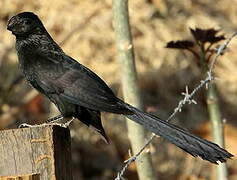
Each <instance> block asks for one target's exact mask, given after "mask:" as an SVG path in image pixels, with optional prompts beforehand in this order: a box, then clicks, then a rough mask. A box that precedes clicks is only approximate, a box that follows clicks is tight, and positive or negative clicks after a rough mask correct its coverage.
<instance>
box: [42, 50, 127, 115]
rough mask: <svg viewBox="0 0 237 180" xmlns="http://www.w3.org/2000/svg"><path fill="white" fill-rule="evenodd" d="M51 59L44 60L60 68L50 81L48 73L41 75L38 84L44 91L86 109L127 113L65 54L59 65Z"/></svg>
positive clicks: (91, 74) (98, 80)
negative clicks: (46, 90)
mask: <svg viewBox="0 0 237 180" xmlns="http://www.w3.org/2000/svg"><path fill="white" fill-rule="evenodd" d="M52 57H54V56H48V55H47V56H46V57H45V58H47V59H48V60H49V61H51V62H53V61H55V63H54V64H55V66H60V67H59V68H58V70H59V71H60V72H55V73H58V74H60V76H59V77H57V78H56V79H51V78H50V77H46V76H47V74H50V73H45V75H44V74H41V76H42V78H40V83H41V86H42V87H44V89H50V90H51V91H52V90H54V91H55V93H57V94H58V95H60V96H61V97H63V98H65V100H66V101H68V102H70V103H73V104H77V105H80V106H84V107H86V108H90V109H94V110H99V111H107V112H113V113H125V112H129V111H128V110H126V108H125V107H124V106H123V105H121V103H120V102H121V100H119V99H118V98H117V97H116V96H115V95H114V93H113V92H112V90H111V89H110V88H109V87H108V86H107V85H106V83H105V82H104V81H103V80H102V79H101V78H100V77H99V76H97V75H96V74H95V73H94V72H92V71H91V70H89V69H88V68H86V67H85V66H83V65H81V64H80V63H78V62H77V61H76V60H74V59H72V58H71V57H69V56H67V55H65V54H64V55H63V61H62V57H61V58H60V61H61V62H60V63H56V62H57V60H55V59H53V58H52ZM56 57H57V56H56ZM61 66H63V70H62V67H61Z"/></svg>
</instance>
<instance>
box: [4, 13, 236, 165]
mask: <svg viewBox="0 0 237 180" xmlns="http://www.w3.org/2000/svg"><path fill="white" fill-rule="evenodd" d="M7 29H8V30H9V31H11V32H12V33H13V34H14V35H15V36H16V50H17V55H18V59H19V64H20V69H21V70H22V72H23V74H24V76H25V78H26V79H27V81H29V82H30V84H31V85H32V86H33V87H34V88H35V89H37V90H38V91H39V92H41V93H43V94H44V95H46V96H47V97H48V98H49V99H50V100H51V101H52V102H53V103H54V104H55V105H56V106H57V107H58V109H59V111H60V112H61V114H62V116H63V117H75V118H78V119H79V120H80V121H82V122H83V123H85V124H86V125H88V126H92V127H93V128H95V129H96V130H97V131H98V132H99V133H101V134H102V135H103V136H104V137H105V139H107V137H106V135H105V132H104V129H103V127H102V124H101V119H100V112H101V111H105V112H111V113H116V114H123V115H125V116H126V117H128V118H129V119H131V120H133V121H135V122H137V123H139V124H141V125H142V126H144V127H145V128H146V129H148V130H149V131H151V132H153V133H155V134H157V135H159V136H161V137H163V138H165V139H167V140H168V141H170V142H171V143H173V144H175V145H176V146H178V147H180V148H181V149H183V150H184V151H186V152H188V153H189V154H191V155H192V156H200V157H201V158H202V159H205V160H208V161H210V162H212V163H217V161H220V162H225V161H226V159H227V158H230V157H232V156H233V155H232V154H230V153H229V152H227V151H226V150H225V149H222V148H221V147H219V146H218V145H217V144H214V143H212V142H209V141H207V140H205V139H202V138H200V137H197V136H195V135H193V134H191V133H189V132H187V131H185V130H183V129H181V128H179V127H177V126H175V125H173V124H170V123H168V122H166V121H163V120H161V119H159V118H158V117H156V116H153V115H151V114H148V113H145V112H142V111H140V110H139V109H136V108H135V107H133V106H131V105H129V104H127V103H125V102H123V101H122V100H120V99H119V98H117V97H116V96H115V95H114V93H113V92H112V90H111V89H110V88H109V87H108V86H107V85H106V83H105V82H104V81H103V80H102V79H101V78H100V77H98V76H97V75H96V74H95V73H94V72H92V71H91V70H90V69H88V68H86V67H85V66H83V65H82V64H80V63H78V62H77V61H76V60H74V59H73V58H71V57H70V56H68V55H66V54H65V53H64V52H63V50H62V49H61V48H60V47H59V46H58V45H57V43H56V42H54V40H53V39H52V37H51V36H50V35H49V33H48V32H47V30H46V29H45V27H44V26H43V24H42V22H41V21H40V19H39V18H38V17H37V16H36V15H35V14H33V13H31V12H23V13H20V14H18V15H16V16H13V17H12V18H11V19H10V20H9V22H8V25H7Z"/></svg>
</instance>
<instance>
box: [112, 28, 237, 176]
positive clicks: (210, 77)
mask: <svg viewBox="0 0 237 180" xmlns="http://www.w3.org/2000/svg"><path fill="white" fill-rule="evenodd" d="M235 36H237V32H235V33H234V34H233V35H232V36H230V37H229V38H228V39H227V40H226V41H225V43H224V44H222V45H220V46H219V47H218V48H217V49H216V55H215V56H214V58H213V60H212V62H211V65H210V68H209V70H208V72H207V77H206V78H205V79H204V80H201V81H200V84H199V85H198V86H197V87H196V88H194V89H193V91H192V92H191V93H189V89H188V86H186V88H185V92H182V95H183V96H184V98H183V99H182V100H181V101H179V103H178V105H177V107H176V108H175V109H174V112H173V113H172V114H171V115H170V116H169V117H168V118H167V120H166V121H170V120H171V119H172V118H173V117H174V116H175V115H176V114H177V113H178V112H181V111H182V107H183V106H184V105H185V104H197V102H196V101H195V100H194V99H193V96H194V95H195V94H196V93H197V92H198V91H199V90H200V89H201V88H202V87H203V86H206V89H208V85H209V83H210V82H211V81H213V80H214V79H215V78H214V76H213V68H214V66H215V64H216V61H217V59H218V58H219V56H221V55H222V54H223V53H224V52H225V50H226V49H227V47H228V45H229V44H230V42H231V40H232V39H233V38H234V37H235ZM155 137H158V136H157V135H156V134H154V133H153V134H152V135H151V136H150V138H149V139H148V140H147V142H146V143H145V144H144V146H143V147H142V148H141V149H140V150H139V151H138V152H137V153H136V154H135V155H133V156H130V158H129V159H127V160H126V161H124V163H125V165H124V166H123V168H122V169H121V170H120V171H119V172H118V174H117V177H116V178H115V179H114V180H124V178H123V175H124V173H125V171H126V170H127V169H128V167H129V165H130V164H131V163H132V162H134V161H136V160H137V159H138V157H139V156H140V155H141V154H142V153H143V151H144V150H145V149H146V148H147V147H148V146H149V144H150V143H151V142H152V140H153V139H154V138H155Z"/></svg>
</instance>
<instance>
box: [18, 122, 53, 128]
mask: <svg viewBox="0 0 237 180" xmlns="http://www.w3.org/2000/svg"><path fill="white" fill-rule="evenodd" d="M47 125H49V124H47V123H44V124H34V125H31V124H27V123H23V124H20V125H19V126H18V128H24V127H28V128H33V127H44V126H47Z"/></svg>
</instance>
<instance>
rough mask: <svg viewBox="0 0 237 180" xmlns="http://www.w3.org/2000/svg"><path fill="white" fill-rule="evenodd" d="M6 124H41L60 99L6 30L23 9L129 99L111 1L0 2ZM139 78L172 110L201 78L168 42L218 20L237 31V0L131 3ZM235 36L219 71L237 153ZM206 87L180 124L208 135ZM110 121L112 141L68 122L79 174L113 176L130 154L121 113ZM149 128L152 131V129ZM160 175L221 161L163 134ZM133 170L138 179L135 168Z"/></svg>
mask: <svg viewBox="0 0 237 180" xmlns="http://www.w3.org/2000/svg"><path fill="white" fill-rule="evenodd" d="M0 8H1V11H0V128H1V129H7V128H15V127H17V126H18V125H19V124H21V123H29V124H35V123H42V122H43V121H45V120H46V119H47V118H48V117H52V116H54V115H56V114H58V112H57V110H55V108H54V106H53V105H51V104H50V103H49V101H48V100H47V99H46V98H44V97H43V96H42V95H40V94H38V93H37V92H36V91H35V90H33V89H32V88H31V87H30V86H29V85H28V84H27V83H26V81H25V80H24V79H23V77H22V75H21V73H20V72H19V70H18V62H17V56H16V52H15V49H14V44H15V37H14V36H12V35H11V33H10V32H9V31H7V30H6V24H7V20H8V19H9V18H10V17H11V16H13V15H15V14H17V13H19V12H22V11H32V12H34V13H36V14H37V15H38V16H39V17H40V18H41V20H42V21H43V23H44V25H45V26H46V29H47V30H48V31H49V33H50V34H51V35H52V37H53V38H54V40H55V41H56V42H58V43H59V44H60V45H61V47H62V48H63V49H64V51H65V52H66V53H67V54H69V55H70V56H72V57H74V58H75V59H77V60H78V61H80V62H81V63H82V64H84V65H86V66H88V67H89V68H90V69H92V70H93V71H94V72H96V73H97V74H98V75H100V76H101V77H102V78H103V79H104V80H105V81H106V82H107V83H108V84H109V86H110V87H111V88H112V89H113V90H114V92H115V93H116V94H117V95H118V96H119V97H121V98H122V93H121V86H120V75H119V72H120V70H119V66H118V64H117V61H116V48H115V37H114V36H115V34H114V31H113V23H112V1H111V0H100V1H98V0H87V1H83V0H67V1H64V0H51V1H48V0H40V1H31V0H24V1H22V0H1V1H0ZM129 10H130V23H131V28H132V34H133V40H134V47H135V56H136V65H137V71H138V74H139V86H140V88H141V92H142V98H143V101H144V104H145V109H146V111H149V112H152V113H154V114H157V115H158V116H159V117H161V118H163V119H165V118H167V117H168V116H169V115H170V114H171V113H172V112H173V109H174V108H175V107H176V106H177V104H178V102H179V101H180V100H181V99H182V98H183V97H182V95H181V93H182V92H183V91H185V86H186V85H188V86H189V88H190V89H193V88H194V87H195V86H196V85H197V84H199V83H200V80H201V79H202V78H203V77H204V75H202V74H201V71H200V68H199V67H198V66H197V64H196V63H194V60H193V56H192V55H190V54H187V53H185V52H181V51H177V50H172V49H167V48H165V46H166V43H167V42H168V41H172V40H179V39H191V35H190V32H189V28H190V27H191V28H195V27H199V28H204V29H206V28H214V29H219V30H221V33H220V34H225V35H226V37H229V36H230V35H232V34H233V33H234V32H236V31H237V0H218V1H215V2H214V1H212V0H185V1H172V0H136V1H130V2H129ZM236 49H237V40H236V39H234V40H233V41H232V42H231V44H230V45H229V48H228V51H227V53H226V54H225V55H224V56H222V57H221V58H220V59H219V61H218V63H217V65H216V67H215V75H216V77H218V80H217V81H216V83H217V87H218V91H219V97H220V106H221V111H222V117H223V119H224V120H225V122H226V125H225V138H226V148H227V150H228V151H230V152H231V153H232V154H234V155H235V156H236V155H237V148H236V147H237V138H236V137H237V121H236V116H237V111H236V108H237V70H236V68H237V54H236ZM205 96H206V90H205V88H204V89H202V90H200V91H199V92H198V93H197V95H196V96H195V97H194V99H195V100H196V101H197V103H198V104H197V105H194V104H192V105H188V106H185V107H184V108H183V111H182V112H181V113H179V114H178V115H177V116H176V117H175V118H174V119H173V120H172V122H173V123H176V124H178V125H179V126H182V127H184V128H186V129H188V130H189V131H192V132H193V133H195V134H198V135H199V136H202V137H204V138H207V139H209V140H211V130H210V123H209V121H208V113H207V109H206V101H205ZM103 124H104V126H105V130H106V131H107V134H108V136H109V138H110V140H111V143H110V144H109V145H106V144H105V143H104V142H103V141H102V140H101V138H100V136H98V135H97V134H95V133H94V132H93V131H91V130H89V129H88V128H87V127H86V126H85V125H83V124H82V123H80V122H79V121H74V123H73V124H72V125H71V135H72V152H73V154H72V160H73V174H74V177H75V179H81V180H94V179H95V180H107V179H113V178H114V177H115V176H116V175H117V172H118V170H120V169H121V167H122V165H123V161H124V160H126V159H128V158H129V156H128V150H129V148H130V146H129V141H128V139H127V134H126V131H125V130H126V126H125V121H124V118H123V117H122V116H118V115H113V114H108V113H104V114H103ZM148 135H149V134H148ZM150 149H151V153H152V158H153V162H154V165H155V166H154V167H155V170H156V173H157V175H158V177H160V178H159V179H178V180H204V179H214V178H215V177H214V176H215V173H214V171H213V167H214V165H211V164H210V163H208V162H205V161H202V160H200V159H198V158H197V159H195V158H193V157H191V156H190V155H187V154H186V153H184V152H182V151H181V150H180V149H178V148H176V147H175V146H173V145H172V144H170V143H167V142H165V141H162V140H161V139H159V138H157V139H155V140H154V141H153V143H152V145H151V147H150ZM227 166H228V171H229V179H230V180H234V179H237V161H236V158H235V157H234V158H233V160H229V161H228V162H227ZM125 177H126V179H129V180H136V179H137V174H136V168H135V166H134V165H131V166H130V167H129V170H128V171H127V173H126V176H125Z"/></svg>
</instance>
